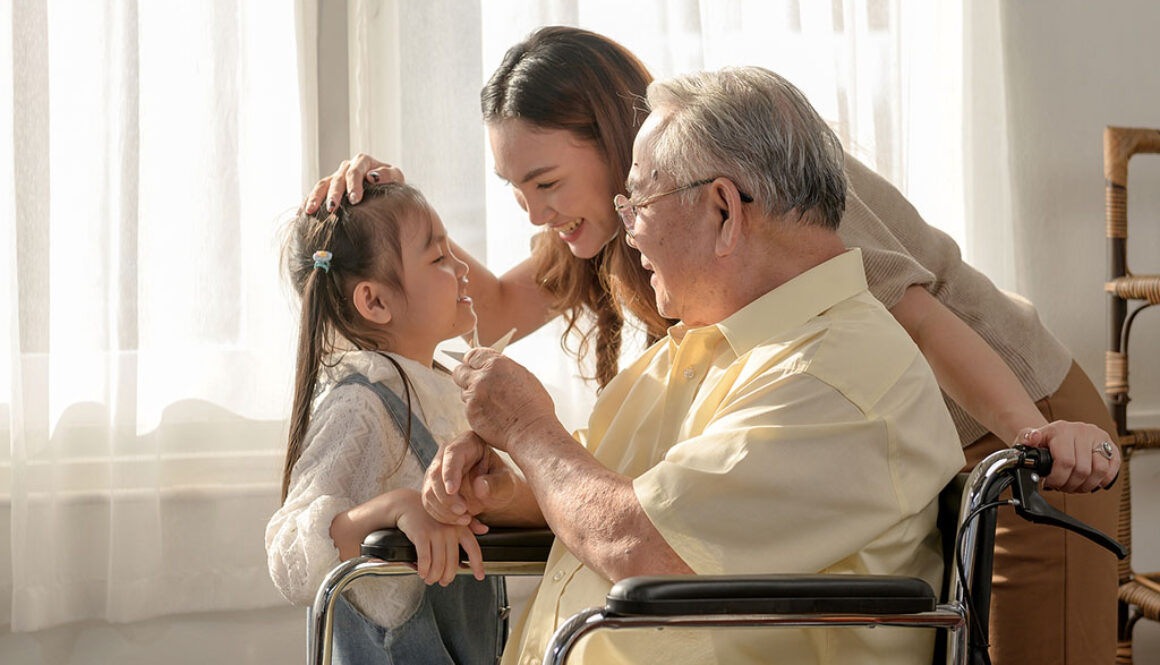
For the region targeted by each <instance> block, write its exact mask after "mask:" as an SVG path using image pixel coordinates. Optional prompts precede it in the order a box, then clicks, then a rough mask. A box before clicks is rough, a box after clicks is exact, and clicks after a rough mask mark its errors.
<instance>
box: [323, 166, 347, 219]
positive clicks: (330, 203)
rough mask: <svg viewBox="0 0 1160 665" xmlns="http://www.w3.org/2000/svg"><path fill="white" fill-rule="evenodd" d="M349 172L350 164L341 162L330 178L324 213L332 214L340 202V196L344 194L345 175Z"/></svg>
mask: <svg viewBox="0 0 1160 665" xmlns="http://www.w3.org/2000/svg"><path fill="white" fill-rule="evenodd" d="M348 170H350V162H348V161H345V160H344V161H343V162H342V164H339V166H338V170H337V171H335V172H334V174H333V175H331V176H330V189H328V190H327V192H326V202H325V204H324V205H325V207H326V212H334V209H335V208H337V207H338V204H339V203H340V202H341V201H342V195H343V194H345V193H346V173H347V171H348Z"/></svg>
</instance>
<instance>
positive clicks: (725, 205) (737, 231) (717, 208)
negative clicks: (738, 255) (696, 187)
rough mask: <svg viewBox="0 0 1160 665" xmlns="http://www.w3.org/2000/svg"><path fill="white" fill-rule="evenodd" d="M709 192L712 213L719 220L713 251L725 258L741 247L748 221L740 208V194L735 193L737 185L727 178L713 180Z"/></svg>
mask: <svg viewBox="0 0 1160 665" xmlns="http://www.w3.org/2000/svg"><path fill="white" fill-rule="evenodd" d="M709 192H710V193H709V196H710V199H711V203H712V205H713V207H714V212H715V213H716V214H717V216H718V219H720V220H721V226H720V228H718V229H717V235H716V241H715V243H714V246H713V250H714V251H715V252H716V254H717V256H727V255H729V254H732V253H733V252H735V251H737V248H738V247H740V246H741V241H742V240H743V236H744V232H745V225H746V223H747V221H748V220H747V219H746V215H745V210H744V209H742V207H741V194H740V193H739V192H738V191H737V185H734V184H733V182H732V181H731V180H729V179H728V178H717V179H716V180H714V181H713V183H712V184H711V185H710V186H709Z"/></svg>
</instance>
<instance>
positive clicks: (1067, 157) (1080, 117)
mask: <svg viewBox="0 0 1160 665" xmlns="http://www.w3.org/2000/svg"><path fill="white" fill-rule="evenodd" d="M1003 10H1004V13H1003V18H1004V44H1005V46H1006V49H1007V56H1006V57H1007V60H1006V61H1007V74H1008V92H1007V95H1008V103H1009V110H1010V121H1011V129H1012V132H1011V154H1012V165H1011V166H1012V177H1013V181H1014V182H1013V201H1014V205H1015V211H1014V212H1015V218H1016V219H1017V220H1018V221H1019V226H1017V228H1016V242H1017V243H1018V244H1019V247H1018V250H1019V251H1018V252H1017V256H1021V257H1022V261H1021V263H1020V265H1019V267H1018V272H1017V275H1018V284H1019V286H1018V290H1019V291H1021V292H1022V293H1023V295H1025V296H1027V297H1028V298H1030V299H1031V300H1032V301H1033V302H1035V303H1036V305H1037V306H1038V308H1039V311H1040V314H1041V315H1042V317H1043V319H1044V321H1045V322H1046V323H1047V325H1048V326H1049V327H1050V328H1051V329H1052V330H1054V331H1055V332H1056V333H1057V335H1058V336H1059V337H1060V339H1061V340H1062V341H1063V342H1064V344H1066V345H1067V346H1068V348H1070V349H1071V350H1072V352H1073V353H1074V354H1075V356H1076V358H1077V359H1078V360H1079V362H1080V364H1081V365H1082V366H1083V367H1084V369H1085V370H1086V371H1087V373H1088V375H1089V376H1091V377H1092V379H1093V381H1094V382H1096V384H1097V386H1099V387H1100V388H1101V389H1102V384H1103V377H1104V368H1103V363H1104V360H1103V352H1104V349H1106V348H1107V338H1106V335H1107V325H1106V321H1107V311H1106V307H1107V304H1106V303H1107V297H1106V296H1105V295H1104V293H1103V290H1102V286H1103V283H1104V280H1105V279H1106V277H1107V272H1106V271H1107V263H1106V261H1107V259H1106V249H1105V247H1106V240H1105V236H1104V178H1103V149H1102V145H1103V144H1102V132H1103V128H1104V126H1105V125H1117V126H1128V127H1151V128H1160V72H1158V71H1157V65H1158V64H1160V46H1158V42H1157V39H1156V35H1155V26H1156V25H1158V24H1160V3H1157V2H1155V0H1115V1H1112V2H1089V1H1087V0H1063V1H1059V0H1020V1H1018V2H1005V3H1003ZM977 46H978V47H981V48H986V47H987V45H977ZM1129 178H1130V179H1129V183H1128V199H1129V208H1128V219H1129V221H1128V229H1129V235H1128V237H1129V243H1130V246H1131V248H1132V249H1131V251H1130V254H1129V266H1131V267H1133V269H1134V270H1135V271H1136V272H1139V273H1152V274H1155V273H1160V155H1142V156H1136V157H1134V158H1133V159H1132V161H1131V163H1130V172H1129ZM1134 328H1135V330H1134V332H1133V338H1132V341H1131V345H1130V347H1129V351H1130V354H1131V368H1132V375H1131V379H1132V396H1133V401H1132V403H1131V404H1130V406H1129V420H1130V421H1131V422H1132V424H1133V426H1136V427H1141V426H1151V427H1160V307H1158V308H1155V311H1150V312H1147V313H1145V314H1142V315H1141V316H1140V317H1139V319H1138V321H1137V323H1136V325H1135V326H1134ZM1132 482H1133V485H1134V495H1135V496H1134V499H1133V508H1134V510H1133V518H1134V520H1133V539H1134V543H1133V545H1134V551H1133V555H1132V556H1133V564H1134V567H1135V569H1136V570H1142V571H1155V570H1160V529H1158V528H1157V525H1158V523H1160V452H1158V453H1152V454H1150V455H1141V456H1140V457H1138V458H1137V460H1136V463H1135V464H1134V465H1133V470H1132ZM1135 647H1136V648H1135V654H1136V663H1160V626H1158V625H1157V624H1155V623H1151V622H1141V623H1140V624H1138V625H1137V628H1136V645H1135Z"/></svg>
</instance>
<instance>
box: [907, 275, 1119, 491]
mask: <svg viewBox="0 0 1160 665" xmlns="http://www.w3.org/2000/svg"><path fill="white" fill-rule="evenodd" d="M890 313H891V314H893V315H894V318H896V319H897V320H898V322H899V323H901V324H902V327H903V328H905V329H906V332H908V333H909V334H910V337H911V338H912V339H913V340H914V342H915V344H917V345H918V348H919V350H921V351H922V355H923V356H925V357H926V360H927V362H928V363H930V367H931V369H932V370H934V375H935V378H936V379H938V384H939V386H940V387H941V388H942V389H943V390H944V391H946V393H947V395H950V397H951V399H953V400H954V401H955V402H956V403H957V404H958V405H959V406H961V407H963V408H964V409H966V411H967V413H969V414H971V416H972V417H974V418H975V419H976V420H978V421H979V422H980V423H982V424H983V426H984V427H986V428H987V429H989V430H990V431H991V432H993V433H994V434H995V435H996V436H998V437H999V438H1000V439H1002V440H1003V441H1007V442H1010V443H1027V444H1031V445H1039V446H1041V447H1046V448H1050V450H1051V452H1052V456H1053V457H1054V458H1055V459H1056V463H1055V466H1054V468H1053V469H1052V472H1051V475H1050V476H1049V477H1048V478H1047V486H1048V487H1056V488H1060V489H1063V490H1065V491H1071V492H1076V491H1083V492H1086V491H1091V490H1092V489H1095V488H1096V487H1099V486H1103V485H1106V484H1108V483H1111V482H1112V480H1113V479H1114V478H1115V476H1116V474H1117V473H1118V472H1119V466H1120V460H1119V455H1118V453H1117V455H1116V458H1115V459H1114V460H1105V459H1104V458H1103V457H1101V456H1099V455H1094V454H1093V453H1092V447H1093V445H1094V444H1096V443H1099V442H1100V441H1103V440H1111V437H1109V436H1108V435H1107V433H1105V432H1104V431H1103V430H1101V429H1099V428H1098V427H1096V426H1094V425H1088V424H1086V423H1066V422H1063V421H1057V422H1055V423H1052V424H1051V427H1047V425H1048V423H1047V419H1046V418H1044V417H1043V414H1042V413H1040V411H1039V409H1038V408H1037V407H1036V406H1035V403H1034V402H1032V401H1031V397H1030V396H1029V395H1028V394H1027V391H1026V390H1025V389H1024V388H1023V384H1022V383H1020V382H1019V379H1018V377H1016V376H1015V373H1014V372H1012V371H1011V368H1010V367H1008V366H1007V363H1005V362H1003V359H1002V358H1000V357H999V355H998V354H997V353H995V350H994V349H992V348H991V346H990V345H989V344H987V342H986V341H985V340H983V338H982V337H980V336H979V335H978V333H976V332H975V331H974V330H972V329H971V328H970V326H968V325H967V324H966V323H964V322H963V321H962V319H960V318H959V317H958V316H957V315H956V314H955V313H954V312H952V311H950V310H949V309H947V308H946V306H944V305H943V304H942V303H940V302H939V301H938V300H937V299H935V297H934V296H932V295H931V294H930V293H928V292H927V290H926V289H924V288H923V287H921V286H911V287H910V288H908V289H907V290H906V292H905V293H904V294H903V296H902V299H901V300H899V301H898V303H897V304H895V305H894V307H891V308H890Z"/></svg>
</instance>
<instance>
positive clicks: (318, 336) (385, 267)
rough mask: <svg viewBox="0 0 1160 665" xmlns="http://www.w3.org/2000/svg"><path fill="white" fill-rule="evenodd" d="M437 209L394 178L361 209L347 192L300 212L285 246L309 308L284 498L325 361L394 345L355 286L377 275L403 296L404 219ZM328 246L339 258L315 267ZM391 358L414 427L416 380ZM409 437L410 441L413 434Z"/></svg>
mask: <svg viewBox="0 0 1160 665" xmlns="http://www.w3.org/2000/svg"><path fill="white" fill-rule="evenodd" d="M430 210H431V208H430V206H429V205H428V203H427V201H426V199H424V198H423V195H422V194H420V193H419V190H417V189H415V188H413V187H409V186H407V185H400V184H396V183H388V184H381V185H370V186H368V187H367V188H366V191H365V193H364V195H363V200H362V201H361V202H360V203H359V205H357V206H352V205H351V204H350V201H349V200H348V199H347V198H346V197H345V196H344V197H343V199H342V202H341V203H340V204H339V205H338V207H337V208H335V210H334V212H333V213H329V214H328V213H326V212H325V211H324V210H319V211H318V213H316V214H314V215H307V214H305V213H299V214H298V216H297V217H296V218H295V219H294V220H293V221H292V222H291V223H290V228H289V232H288V235H287V238H286V242H285V243H284V244H283V247H282V263H283V267H284V269H285V271H286V274H287V277H288V278H289V280H290V283H291V285H293V287H294V290H295V291H296V292H297V293H298V296H299V297H300V298H301V303H302V313H301V319H300V323H299V329H298V359H297V363H296V369H295V372H294V406H293V407H292V408H291V411H290V439H289V442H288V443H287V446H286V461H285V464H284V466H283V470H282V501H283V502H285V501H286V493H287V490H288V489H289V487H290V477H291V474H292V473H293V471H294V465H295V464H297V463H298V459H299V458H300V457H302V451H303V448H304V446H305V441H306V433H307V431H308V430H309V429H310V415H311V411H312V409H313V406H314V397H315V393H316V391H317V387H318V379H319V375H320V373H321V369H322V367H323V365H324V363H329V362H334V361H335V359H336V358H337V356H338V355H339V354H340V353H341V352H343V351H346V350H351V349H358V350H366V351H383V350H386V348H387V347H388V346H389V344H390V341H389V340H387V339H384V336H383V332H382V331H381V330H376V329H373V328H370V327H369V326H367V325H366V324H365V323H364V322H363V319H362V316H361V315H360V314H359V313H358V311H357V310H356V309H355V308H354V305H353V303H352V300H351V295H352V292H353V290H354V287H355V285H356V284H357V283H358V282H360V281H362V280H366V279H373V280H376V281H379V282H381V283H383V284H386V285H387V286H388V287H390V288H392V289H396V290H397V291H399V292H400V293H401V292H402V291H403V282H402V278H401V274H402V273H401V271H402V260H403V257H402V240H401V228H402V224H403V219H404V218H405V217H407V216H408V215H414V214H419V215H430ZM320 250H323V251H328V252H330V253H331V255H332V258H331V259H330V263H329V268H328V269H323V268H321V267H315V261H314V253H315V252H317V251H320ZM384 357H385V358H386V359H387V360H389V361H390V362H391V363H392V364H393V365H394V366H395V369H396V370H398V372H399V376H400V377H401V378H402V380H403V388H404V393H405V401H406V404H407V412H408V419H407V420H408V424H407V427H408V430H409V429H410V417H409V414H410V411H411V388H410V381H409V380H408V378H407V375H406V373H405V372H404V371H403V368H402V367H400V366H399V363H397V362H396V361H395V359H394V358H391V357H390V356H387V355H385V354H384ZM405 435H406V437H407V440H410V438H411V433H410V431H407V432H405ZM402 459H403V458H400V463H401V462H402Z"/></svg>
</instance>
